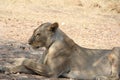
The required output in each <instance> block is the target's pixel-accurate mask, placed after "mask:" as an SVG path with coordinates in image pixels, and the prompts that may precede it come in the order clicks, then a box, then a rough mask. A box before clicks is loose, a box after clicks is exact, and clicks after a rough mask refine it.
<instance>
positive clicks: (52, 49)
mask: <svg viewBox="0 0 120 80" xmlns="http://www.w3.org/2000/svg"><path fill="white" fill-rule="evenodd" d="M58 27H59V25H58V23H53V24H52V23H44V24H42V25H40V26H39V27H38V28H37V29H36V30H35V31H34V33H33V35H32V37H31V38H30V39H29V44H30V45H31V46H32V47H33V48H34V49H37V48H39V47H46V53H45V54H44V55H45V56H44V57H43V60H42V61H41V63H38V62H36V61H34V60H30V59H25V60H24V61H23V63H22V64H21V66H24V68H26V69H28V70H30V71H33V72H35V73H37V74H39V75H42V76H46V77H59V76H64V77H68V78H76V79H99V80H100V79H101V80H103V79H106V80H110V79H111V80H112V79H113V78H114V79H115V78H116V79H118V75H119V66H120V65H119V57H120V56H119V54H120V48H114V49H112V50H101V49H87V48H83V47H80V46H78V45H77V44H76V43H75V42H74V41H73V40H72V39H70V38H69V37H68V36H67V35H66V34H65V33H64V32H62V31H61V30H60V29H59V28H58ZM18 68H19V67H17V69H16V68H13V69H10V71H11V73H12V72H20V69H19V70H18ZM22 69H23V68H22Z"/></svg>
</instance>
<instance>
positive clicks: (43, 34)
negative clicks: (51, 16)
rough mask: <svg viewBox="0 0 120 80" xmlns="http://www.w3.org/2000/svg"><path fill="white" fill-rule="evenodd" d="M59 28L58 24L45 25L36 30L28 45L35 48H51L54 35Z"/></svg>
mask: <svg viewBox="0 0 120 80" xmlns="http://www.w3.org/2000/svg"><path fill="white" fill-rule="evenodd" d="M57 28H58V23H56V22H55V23H53V24H51V23H43V24H41V25H40V26H39V27H38V28H37V29H35V30H34V32H33V35H32V36H31V38H30V39H29V41H28V43H29V44H30V45H31V46H32V47H33V48H34V49H37V48H39V47H49V46H50V45H51V44H52V43H53V42H54V34H55V33H56V30H57Z"/></svg>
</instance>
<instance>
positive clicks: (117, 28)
mask: <svg viewBox="0 0 120 80" xmlns="http://www.w3.org/2000/svg"><path fill="white" fill-rule="evenodd" d="M44 22H58V23H59V25H60V28H61V29H62V30H63V31H64V32H65V33H66V34H67V35H68V36H69V37H70V38H72V39H73V40H74V41H75V42H76V43H78V44H79V45H80V46H83V47H87V48H98V49H111V48H113V47H117V46H120V0H59V1H58V0H0V45H3V44H4V45H5V44H8V43H9V42H11V43H12V42H17V43H24V44H26V43H27V40H28V39H29V37H30V36H31V34H32V32H33V30H34V29H35V28H36V27H38V26H39V25H40V24H41V23H44ZM1 54H2V52H1ZM10 54H11V53H10ZM1 58H3V57H1Z"/></svg>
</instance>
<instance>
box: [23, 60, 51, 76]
mask: <svg viewBox="0 0 120 80" xmlns="http://www.w3.org/2000/svg"><path fill="white" fill-rule="evenodd" d="M23 65H24V67H26V68H27V69H29V70H31V71H33V72H35V73H37V74H39V75H41V76H46V77H50V74H49V73H50V71H49V68H48V67H47V66H46V65H44V64H41V63H38V62H35V61H33V60H30V59H26V60H24V62H23Z"/></svg>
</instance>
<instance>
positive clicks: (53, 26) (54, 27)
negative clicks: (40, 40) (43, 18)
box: [48, 22, 59, 32]
mask: <svg viewBox="0 0 120 80" xmlns="http://www.w3.org/2000/svg"><path fill="white" fill-rule="evenodd" d="M58 26H59V24H58V23H57V22H55V23H53V24H51V26H50V27H49V29H48V30H50V31H52V32H55V31H56V30H57V28H58Z"/></svg>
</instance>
